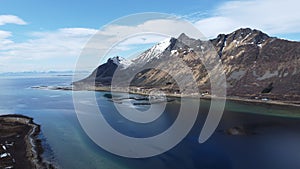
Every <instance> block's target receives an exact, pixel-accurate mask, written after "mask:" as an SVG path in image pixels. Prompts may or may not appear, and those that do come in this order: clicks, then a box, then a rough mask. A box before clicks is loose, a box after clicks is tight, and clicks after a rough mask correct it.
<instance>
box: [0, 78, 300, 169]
mask: <svg viewBox="0 0 300 169" xmlns="http://www.w3.org/2000/svg"><path fill="white" fill-rule="evenodd" d="M70 82H71V76H57V74H39V75H34V76H32V75H31V76H24V75H22V76H1V77H0V93H1V94H0V114H14V113H17V114H24V115H28V116H31V117H33V118H34V121H35V122H36V123H39V124H41V126H42V135H41V138H42V139H43V140H44V144H45V146H46V148H47V151H46V153H45V156H46V157H47V158H48V159H49V160H51V161H52V162H54V163H56V164H57V165H59V166H60V168H66V169H75V168H76V169H77V168H78V169H81V168H82V169H87V168H99V169H100V168H101V169H123V168H124V169H125V168H130V169H141V168H143V169H148V168H149V169H153V168H156V169H209V168H210V169H219V168H220V169H221V168H222V169H224V168H226V169H230V168H232V169H253V168H256V169H268V168H270V169H274V168H289V169H299V168H300V145H299V142H300V119H298V118H290V117H295V116H297V114H298V113H299V114H300V111H299V110H297V109H292V108H286V107H277V106H253V105H247V104H240V103H235V102H228V103H227V108H226V111H225V112H224V115H223V118H222V121H221V123H220V125H219V127H218V129H217V131H216V132H215V133H214V134H213V136H212V137H211V138H210V139H209V140H208V141H207V142H205V143H203V144H199V143H198V141H197V139H198V136H199V133H200V131H201V128H202V125H203V122H204V120H205V117H206V113H207V110H208V107H209V104H210V103H209V101H201V108H200V110H199V116H198V119H197V122H196V124H195V125H194V127H193V129H192V131H191V132H190V133H189V134H188V136H187V137H186V138H185V139H184V140H183V141H182V142H181V143H180V144H178V145H177V146H176V147H174V148H173V149H171V150H170V151H168V152H166V153H164V154H162V155H159V156H156V157H152V158H146V159H128V158H122V157H119V156H115V155H112V154H110V153H108V152H106V151H104V150H103V149H101V148H100V147H98V146H97V145H96V144H94V143H93V142H92V141H91V140H90V139H89V137H88V136H87V135H86V134H85V133H84V131H83V130H82V128H81V126H80V124H79V122H78V120H77V117H76V113H75V111H74V106H73V100H72V92H70V91H55V90H40V89H32V88H31V86H40V85H47V86H57V85H68V84H69V83H70ZM104 94H106V92H97V93H96V97H97V101H98V102H99V105H104V106H103V107H102V108H101V109H102V110H103V111H102V113H103V114H105V116H106V118H107V120H108V121H109V122H110V123H111V124H112V126H113V127H114V128H115V129H117V130H118V131H120V132H122V133H124V134H127V135H130V136H134V137H147V136H151V135H155V134H158V133H160V132H162V131H164V130H165V129H167V128H168V127H169V126H170V125H171V124H172V123H173V122H174V120H175V119H176V117H177V109H178V107H179V106H180V105H179V103H178V102H176V101H175V102H171V103H170V104H169V105H168V106H167V109H166V110H165V112H164V114H163V115H162V116H161V117H160V118H159V119H158V120H157V121H156V123H151V124H150V125H139V126H136V124H134V123H130V122H128V121H126V120H124V119H123V118H122V117H121V116H120V115H118V113H117V111H116V110H115V108H114V107H113V103H112V102H110V101H109V100H108V99H107V98H105V97H104ZM84 104H87V105H88V104H89V102H88V100H87V101H86V102H84ZM139 108H140V109H143V108H145V106H144V107H143V106H141V107H139ZM268 114H277V115H280V116H282V115H284V116H286V117H277V116H274V117H273V116H269V115H268ZM235 126H243V127H245V128H247V130H249V131H250V132H251V133H253V134H251V135H247V136H230V135H227V134H225V133H224V132H223V131H224V130H226V129H228V128H231V127H235Z"/></svg>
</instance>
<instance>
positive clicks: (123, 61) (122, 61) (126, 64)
mask: <svg viewBox="0 0 300 169" xmlns="http://www.w3.org/2000/svg"><path fill="white" fill-rule="evenodd" d="M110 59H111V60H112V61H113V63H114V64H116V65H118V66H121V67H122V68H124V69H126V68H127V67H129V66H130V65H131V64H132V61H131V60H127V59H125V58H123V57H120V56H115V57H113V58H110Z"/></svg>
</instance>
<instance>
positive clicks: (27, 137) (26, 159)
mask: <svg viewBox="0 0 300 169" xmlns="http://www.w3.org/2000/svg"><path fill="white" fill-rule="evenodd" d="M39 133H40V126H39V125H38V124H35V123H34V122H33V119H32V118H29V117H26V116H23V115H2V116H0V168H4V169H11V168H22V169H40V168H46V169H53V168H55V167H54V166H52V165H51V164H48V163H47V162H45V161H43V159H42V157H41V154H42V153H43V147H42V145H41V141H40V140H39V139H38V135H39Z"/></svg>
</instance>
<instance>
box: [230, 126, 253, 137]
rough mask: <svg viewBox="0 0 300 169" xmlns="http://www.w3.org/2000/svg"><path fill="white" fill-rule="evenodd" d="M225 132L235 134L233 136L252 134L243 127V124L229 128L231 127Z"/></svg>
mask: <svg viewBox="0 0 300 169" xmlns="http://www.w3.org/2000/svg"><path fill="white" fill-rule="evenodd" d="M225 133H226V134H228V135H233V136H245V135H249V134H251V133H250V132H249V131H247V130H246V129H245V128H244V127H241V126H237V127H232V128H229V129H227V130H225Z"/></svg>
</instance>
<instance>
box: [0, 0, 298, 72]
mask: <svg viewBox="0 0 300 169" xmlns="http://www.w3.org/2000/svg"><path fill="white" fill-rule="evenodd" d="M0 3H1V5H0V72H14V71H49V70H72V69H74V64H75V63H76V60H77V58H78V56H79V55H80V52H81V49H82V48H83V47H84V45H85V44H86V42H87V41H88V39H89V38H90V37H91V36H92V35H94V34H95V33H96V32H97V30H98V29H99V28H101V27H103V26H104V25H106V24H109V23H110V22H112V21H114V20H116V19H118V18H120V17H123V16H126V15H130V14H135V13H142V12H162V13H168V14H174V15H177V16H179V17H182V18H184V19H186V20H188V21H190V22H192V23H193V24H194V25H195V27H197V28H198V29H199V30H200V31H201V32H202V33H203V34H204V35H205V36H206V37H209V38H212V37H215V36H216V35H217V34H219V33H230V32H232V31H234V30H235V29H238V28H240V27H251V28H255V29H260V30H262V31H264V32H266V33H268V34H269V35H271V36H277V37H280V38H284V39H289V40H296V41H300V12H299V11H300V10H299V9H298V7H299V6H300V3H299V2H298V1H297V0H286V1H279V0H264V1H261V0H247V1H243V0H240V1H224V0H222V1H221V0H217V1H211V0H202V1H201V0H185V1H178V0H163V1H149V0H134V1H133V0H131V1H124V0H123V1H122V0H118V1H116V0H110V1H99V0H85V1H83V0H81V1H79V0H72V1H66V0H52V1H38V0H26V1H20V0H0ZM128 24H129V23H128ZM128 26H132V25H130V24H129V25H128ZM114 30H116V28H111V29H106V31H108V32H109V31H110V32H109V33H110V34H109V35H110V36H112V34H113V33H114V32H113V31H114ZM158 40H159V38H152V40H149V41H147V43H144V44H142V45H139V47H138V48H137V49H140V50H141V49H144V48H147V47H149V46H150V45H152V44H153V43H155V42H156V41H158ZM136 43H138V41H136ZM131 45H132V44H131ZM135 47H136V46H135ZM126 50H127V51H126ZM126 50H125V48H124V51H122V52H123V53H124V54H128V53H132V51H130V52H128V48H126Z"/></svg>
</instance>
